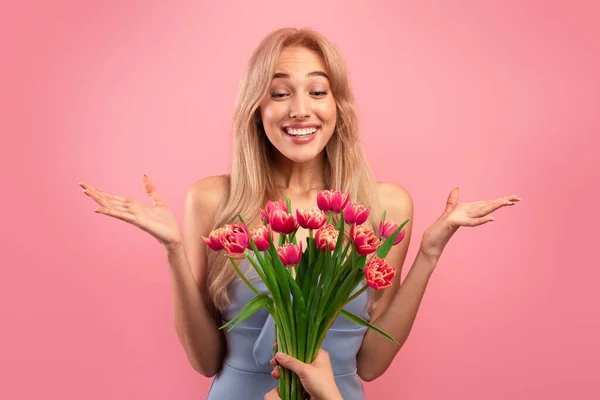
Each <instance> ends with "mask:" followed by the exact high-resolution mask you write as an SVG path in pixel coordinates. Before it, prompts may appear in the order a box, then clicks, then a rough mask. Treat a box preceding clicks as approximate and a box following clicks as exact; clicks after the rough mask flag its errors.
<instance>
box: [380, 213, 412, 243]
mask: <svg viewBox="0 0 600 400" xmlns="http://www.w3.org/2000/svg"><path fill="white" fill-rule="evenodd" d="M396 229H398V224H395V223H393V222H392V221H387V220H386V219H385V218H384V219H382V220H381V222H380V223H379V237H380V238H382V239H387V238H389V237H390V236H392V234H393V233H394V232H396ZM405 235H406V232H405V230H404V229H402V230H401V231H400V232H399V233H398V236H397V237H396V240H394V246H395V245H397V244H398V243H400V242H401V241H402V239H404V236H405Z"/></svg>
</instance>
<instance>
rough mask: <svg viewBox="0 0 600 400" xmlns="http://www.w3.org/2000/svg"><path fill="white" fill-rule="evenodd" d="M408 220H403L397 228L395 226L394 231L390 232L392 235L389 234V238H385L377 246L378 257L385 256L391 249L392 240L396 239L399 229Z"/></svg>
mask: <svg viewBox="0 0 600 400" xmlns="http://www.w3.org/2000/svg"><path fill="white" fill-rule="evenodd" d="M408 221H409V220H408V219H407V220H406V221H404V222H403V223H402V225H400V226H399V227H398V228H396V230H395V231H394V233H393V234H392V236H390V237H389V238H387V239H386V240H385V242H383V243H382V244H381V245H380V246H379V247H378V248H377V257H379V258H385V257H386V256H387V255H388V253H389V252H390V250H391V249H392V246H393V245H394V241H395V240H396V238H397V237H398V235H399V234H400V231H401V230H402V228H404V225H406V224H407V223H408Z"/></svg>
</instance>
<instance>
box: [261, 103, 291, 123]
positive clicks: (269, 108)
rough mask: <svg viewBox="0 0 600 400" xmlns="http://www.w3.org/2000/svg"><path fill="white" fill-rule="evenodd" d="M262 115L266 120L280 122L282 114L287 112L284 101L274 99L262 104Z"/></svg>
mask: <svg viewBox="0 0 600 400" xmlns="http://www.w3.org/2000/svg"><path fill="white" fill-rule="evenodd" d="M260 109H261V115H262V119H263V121H265V122H267V123H268V122H275V123H278V122H279V121H280V120H281V117H282V115H284V114H285V110H284V109H283V104H282V103H276V102H273V101H270V102H265V103H263V104H262V105H261V107H260Z"/></svg>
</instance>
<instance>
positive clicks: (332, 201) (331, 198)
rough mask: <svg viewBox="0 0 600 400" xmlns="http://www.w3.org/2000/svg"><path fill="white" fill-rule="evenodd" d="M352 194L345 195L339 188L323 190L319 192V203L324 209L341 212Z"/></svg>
mask: <svg viewBox="0 0 600 400" xmlns="http://www.w3.org/2000/svg"><path fill="white" fill-rule="evenodd" d="M349 199H350V194H349V193H348V194H346V195H343V194H342V192H340V191H339V190H322V191H320V192H319V193H317V205H318V206H319V208H320V209H321V210H322V211H325V212H327V211H331V212H336V213H339V212H340V211H342V210H343V209H344V207H346V204H348V200H349Z"/></svg>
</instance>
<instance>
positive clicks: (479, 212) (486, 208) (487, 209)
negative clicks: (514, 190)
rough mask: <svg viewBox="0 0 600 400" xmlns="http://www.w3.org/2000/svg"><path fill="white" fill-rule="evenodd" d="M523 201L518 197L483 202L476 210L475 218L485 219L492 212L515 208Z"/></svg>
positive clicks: (510, 196) (512, 196)
mask: <svg viewBox="0 0 600 400" xmlns="http://www.w3.org/2000/svg"><path fill="white" fill-rule="evenodd" d="M520 200H521V199H520V198H519V197H518V196H516V195H509V196H502V197H499V198H497V199H495V200H488V201H484V202H481V203H480V204H478V205H479V207H476V208H475V214H474V215H473V216H474V217H483V216H485V215H487V214H489V213H491V212H494V211H496V210H498V209H499V208H501V207H506V206H514V205H515V204H517V203H518V202H519V201H520Z"/></svg>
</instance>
